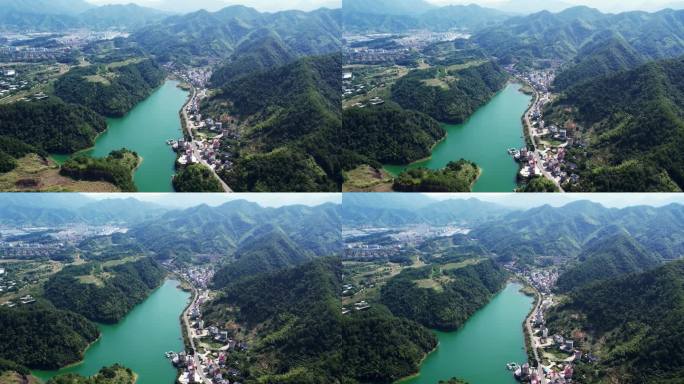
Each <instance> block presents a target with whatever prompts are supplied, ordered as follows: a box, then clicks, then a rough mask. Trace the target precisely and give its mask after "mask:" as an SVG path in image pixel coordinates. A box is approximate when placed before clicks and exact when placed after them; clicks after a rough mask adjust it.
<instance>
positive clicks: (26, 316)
mask: <svg viewBox="0 0 684 384" xmlns="http://www.w3.org/2000/svg"><path fill="white" fill-rule="evenodd" d="M98 337H99V330H98V329H97V327H96V326H95V324H93V323H91V322H90V321H88V320H87V319H86V318H85V317H83V316H81V315H78V314H75V313H73V312H70V311H64V310H57V309H55V308H53V307H51V306H49V305H47V304H44V303H33V304H31V305H22V306H21V307H14V308H7V307H4V306H3V307H0V358H3V359H7V360H10V361H12V362H15V363H17V364H20V365H23V366H26V367H29V368H33V369H57V368H60V367H63V366H65V365H67V364H70V363H75V362H77V361H79V360H81V359H82V358H83V352H84V351H85V349H86V348H87V347H88V345H90V343H92V342H93V341H95V340H96V339H97V338H98ZM12 370H16V369H14V368H12ZM18 372H20V373H21V371H18Z"/></svg>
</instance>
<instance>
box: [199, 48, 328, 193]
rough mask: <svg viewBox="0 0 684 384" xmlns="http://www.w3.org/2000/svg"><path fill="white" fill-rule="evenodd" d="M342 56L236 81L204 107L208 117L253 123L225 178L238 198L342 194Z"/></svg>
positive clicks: (313, 59)
mask: <svg viewBox="0 0 684 384" xmlns="http://www.w3.org/2000/svg"><path fill="white" fill-rule="evenodd" d="M341 70H342V69H341V56H340V55H339V54H333V55H326V56H314V57H307V58H303V59H299V60H297V61H296V62H294V63H292V64H288V65H285V66H282V67H278V68H275V69H271V70H268V71H264V72H257V73H254V74H251V75H248V76H244V77H241V78H239V79H236V80H232V81H230V82H228V83H226V84H223V85H222V86H221V90H220V92H218V93H217V94H216V95H215V96H213V97H211V98H210V99H209V100H207V101H206V102H205V103H204V104H203V105H202V111H203V114H205V115H207V114H208V115H214V116H226V115H230V116H237V117H239V119H240V120H241V121H249V124H248V125H246V126H245V127H244V129H243V130H244V132H242V136H243V138H242V144H243V145H242V146H240V147H239V148H235V149H233V150H234V151H235V150H237V151H238V153H237V158H236V159H235V160H234V166H233V168H232V169H231V170H228V171H224V172H221V173H220V176H221V177H222V178H223V179H224V180H226V182H227V184H228V185H230V186H231V188H232V189H234V190H235V191H261V192H266V191H297V192H300V191H301V192H305V191H308V192H313V191H338V190H339V189H340V185H341V178H342V176H341V170H340V168H341V165H340V160H339V158H338V153H337V152H338V151H337V147H336V144H337V143H336V142H335V139H334V138H335V135H336V134H337V132H338V131H339V129H340V126H341V124H342V122H341V96H340V91H339V90H340V89H341V87H342V85H341V81H342V74H341Z"/></svg>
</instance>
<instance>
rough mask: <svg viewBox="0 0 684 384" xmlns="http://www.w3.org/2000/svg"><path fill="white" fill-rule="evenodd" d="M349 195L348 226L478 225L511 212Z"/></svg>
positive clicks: (473, 204)
mask: <svg viewBox="0 0 684 384" xmlns="http://www.w3.org/2000/svg"><path fill="white" fill-rule="evenodd" d="M406 196H407V197H403V196H402V195H401V194H396V195H394V194H389V195H388V194H377V196H376V194H370V195H369V194H365V195H362V194H359V195H356V194H353V193H351V194H345V195H344V196H343V197H342V199H343V200H342V201H343V203H342V205H343V208H344V209H343V210H342V223H343V224H344V225H345V226H357V225H376V226H396V225H406V224H419V223H430V224H433V225H440V224H448V223H462V224H466V225H474V224H477V223H481V222H483V221H485V222H487V221H490V220H492V221H496V220H497V219H500V218H502V217H503V216H505V215H506V214H508V213H510V211H511V210H510V209H508V208H506V207H504V206H501V205H498V204H493V203H487V202H483V201H480V200H477V199H468V200H462V199H455V200H445V201H437V200H433V199H431V198H429V197H423V196H422V195H418V194H415V195H406Z"/></svg>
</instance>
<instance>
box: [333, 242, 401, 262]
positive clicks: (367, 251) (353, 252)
mask: <svg viewBox="0 0 684 384" xmlns="http://www.w3.org/2000/svg"><path fill="white" fill-rule="evenodd" d="M402 248H403V246H402V245H401V244H391V245H377V244H347V245H346V248H345V249H344V255H343V256H342V258H343V259H344V260H357V261H371V260H383V259H387V258H389V257H390V256H392V255H395V254H396V253H397V252H399V251H401V250H402Z"/></svg>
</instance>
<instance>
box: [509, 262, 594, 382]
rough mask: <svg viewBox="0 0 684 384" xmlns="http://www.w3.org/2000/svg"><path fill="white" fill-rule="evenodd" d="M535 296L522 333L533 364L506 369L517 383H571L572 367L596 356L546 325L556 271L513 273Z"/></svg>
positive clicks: (573, 369) (551, 302)
mask: <svg viewBox="0 0 684 384" xmlns="http://www.w3.org/2000/svg"><path fill="white" fill-rule="evenodd" d="M516 274H517V275H518V276H520V277H521V278H522V279H523V280H524V281H525V282H526V283H527V284H528V285H529V286H531V287H532V288H533V289H534V290H535V292H536V294H537V304H536V306H535V308H534V310H533V311H532V313H531V314H530V316H529V317H528V318H527V319H526V320H525V331H526V332H527V334H528V335H529V340H530V344H529V348H531V349H532V355H533V356H534V361H533V362H525V363H523V364H518V363H515V362H511V363H509V364H508V365H507V368H508V369H509V370H510V371H512V372H513V376H514V377H515V378H516V380H518V381H521V382H523V383H530V384H569V383H573V382H574V381H573V376H574V374H575V366H576V365H577V364H580V363H582V362H590V363H591V362H595V361H597V358H596V356H594V355H592V354H591V353H588V352H586V351H583V350H582V348H581V347H580V346H579V345H578V344H577V343H576V342H575V341H574V340H573V339H571V338H569V337H567V335H566V336H563V335H560V334H551V332H550V331H549V329H548V328H547V326H546V319H545V313H546V312H547V311H548V310H549V308H551V307H552V306H553V305H555V304H556V303H557V298H556V297H555V295H554V294H553V293H552V289H553V287H554V286H555V284H556V281H557V279H558V275H559V274H558V270H557V269H556V268H543V269H530V270H526V271H525V272H524V273H516Z"/></svg>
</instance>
